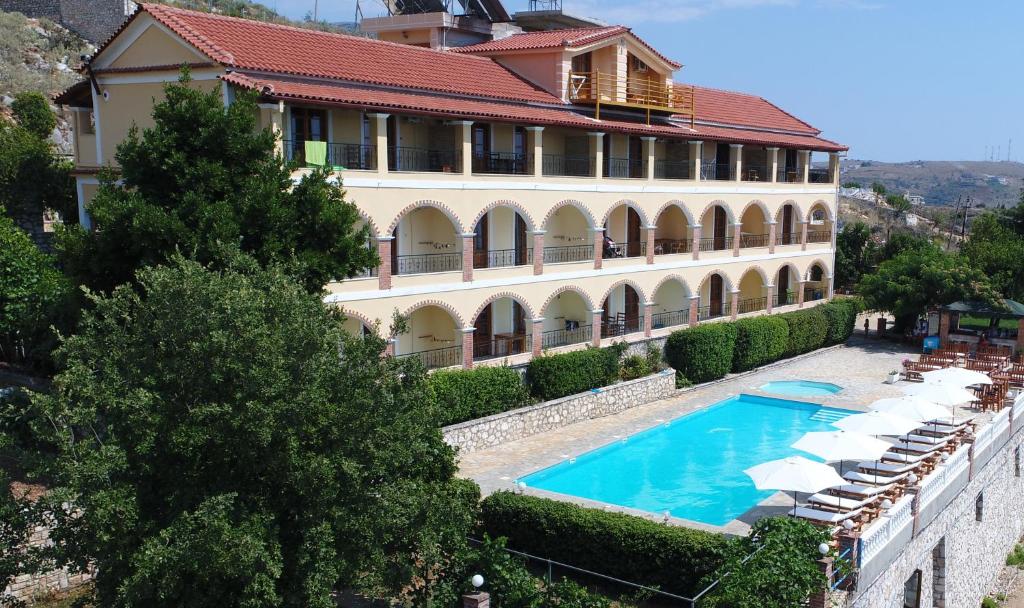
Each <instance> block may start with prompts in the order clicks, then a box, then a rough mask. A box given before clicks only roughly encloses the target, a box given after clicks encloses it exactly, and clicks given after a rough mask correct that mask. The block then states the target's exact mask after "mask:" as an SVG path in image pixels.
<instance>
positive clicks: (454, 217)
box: [385, 200, 476, 236]
mask: <svg viewBox="0 0 1024 608" xmlns="http://www.w3.org/2000/svg"><path fill="white" fill-rule="evenodd" d="M423 207H433V208H434V209H437V210H438V211H440V212H441V213H443V214H444V215H445V217H447V218H448V221H450V222H451V223H452V226H454V227H455V231H456V232H457V233H458V234H465V233H466V228H465V226H463V224H462V219H460V218H459V215H458V214H457V213H455V212H454V211H452V210H451V208H450V207H449V206H448V205H445V204H444V203H441V202H438V201H432V200H420V201H416V202H415V203H412V204H410V205H407V206H406V207H405V208H404V209H402V210H401V211H399V212H398V215H396V216H395V219H394V220H392V221H391V224H390V225H389V226H388V231H387V232H386V233H385V236H388V235H390V234H391V233H393V232H394V231H395V228H398V223H399V222H400V221H402V218H403V217H405V216H406V214H408V213H410V212H412V211H415V210H416V209H421V208H423ZM475 225H476V224H474V226H475Z"/></svg>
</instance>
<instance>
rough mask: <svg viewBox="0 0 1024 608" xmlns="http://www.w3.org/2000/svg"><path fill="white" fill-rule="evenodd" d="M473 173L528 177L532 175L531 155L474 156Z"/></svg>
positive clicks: (496, 154)
mask: <svg viewBox="0 0 1024 608" xmlns="http://www.w3.org/2000/svg"><path fill="white" fill-rule="evenodd" d="M473 173H493V174H500V175H530V174H532V173H533V155H531V154H522V153H520V154H516V153H512V152H491V153H489V154H474V155H473Z"/></svg>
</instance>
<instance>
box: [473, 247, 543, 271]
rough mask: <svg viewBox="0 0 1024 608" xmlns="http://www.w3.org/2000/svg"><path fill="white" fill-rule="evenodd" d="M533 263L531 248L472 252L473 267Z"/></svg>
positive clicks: (496, 266) (500, 266) (501, 266)
mask: <svg viewBox="0 0 1024 608" xmlns="http://www.w3.org/2000/svg"><path fill="white" fill-rule="evenodd" d="M532 263H533V249H530V248H526V249H491V250H488V251H474V252H473V268H504V267H507V266H526V265H527V264H532Z"/></svg>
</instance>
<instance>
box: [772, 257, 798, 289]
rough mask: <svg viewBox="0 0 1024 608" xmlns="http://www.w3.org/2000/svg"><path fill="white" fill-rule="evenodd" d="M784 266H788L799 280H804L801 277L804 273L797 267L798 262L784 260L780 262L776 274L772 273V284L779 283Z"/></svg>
mask: <svg viewBox="0 0 1024 608" xmlns="http://www.w3.org/2000/svg"><path fill="white" fill-rule="evenodd" d="M783 268H788V269H789V271H790V273H792V276H794V277H796V280H797V281H802V280H803V279H802V278H801V277H802V275H801V274H800V269H799V268H797V267H796V264H794V263H793V262H783V263H782V264H779V267H778V268H776V269H775V274H773V275H772V284H775V285H778V278H779V271H781V270H782V269H783Z"/></svg>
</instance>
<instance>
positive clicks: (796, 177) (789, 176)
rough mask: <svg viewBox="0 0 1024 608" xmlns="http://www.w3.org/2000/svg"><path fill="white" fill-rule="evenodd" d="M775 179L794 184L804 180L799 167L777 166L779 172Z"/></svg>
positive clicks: (802, 172)
mask: <svg viewBox="0 0 1024 608" xmlns="http://www.w3.org/2000/svg"><path fill="white" fill-rule="evenodd" d="M776 181H780V182H783V183H788V184H796V183H799V182H802V181H804V171H803V169H800V168H799V167H779V174H778V176H776Z"/></svg>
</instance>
